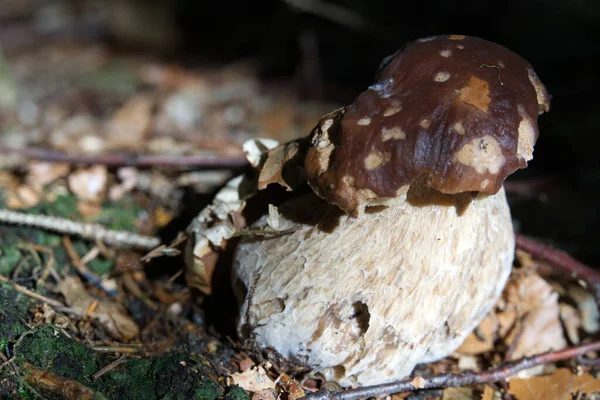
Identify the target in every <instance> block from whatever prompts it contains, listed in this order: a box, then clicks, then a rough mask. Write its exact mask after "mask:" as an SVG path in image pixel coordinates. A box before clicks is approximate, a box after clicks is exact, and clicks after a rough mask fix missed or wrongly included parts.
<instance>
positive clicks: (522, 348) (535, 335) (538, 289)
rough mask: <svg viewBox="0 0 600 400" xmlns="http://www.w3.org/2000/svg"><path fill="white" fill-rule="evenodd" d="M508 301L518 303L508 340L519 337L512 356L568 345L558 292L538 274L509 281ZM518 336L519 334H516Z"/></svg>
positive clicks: (518, 356) (532, 353) (528, 354)
mask: <svg viewBox="0 0 600 400" xmlns="http://www.w3.org/2000/svg"><path fill="white" fill-rule="evenodd" d="M505 293H506V295H507V299H508V300H507V301H508V303H510V304H514V305H516V307H517V310H518V313H519V318H518V321H519V322H518V323H520V324H522V325H520V326H517V327H516V329H513V330H512V332H511V334H510V335H509V337H508V338H507V339H506V342H507V343H512V341H514V340H515V339H518V342H517V343H516V346H515V347H514V351H513V353H512V354H511V357H510V358H511V359H513V360H515V359H517V358H521V357H527V356H531V355H534V354H539V353H544V352H546V351H551V350H560V349H562V348H565V347H566V346H567V343H566V341H565V338H564V333H563V329H562V325H561V321H560V310H559V306H558V293H556V292H555V291H554V290H553V289H552V286H550V284H548V283H547V282H546V281H545V280H544V279H542V278H540V277H539V276H538V275H534V274H530V275H527V276H524V277H522V278H520V279H518V280H517V281H515V282H511V283H509V285H508V286H507V288H506V291H505ZM517 336H518V337H517Z"/></svg>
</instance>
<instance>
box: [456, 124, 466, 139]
mask: <svg viewBox="0 0 600 400" xmlns="http://www.w3.org/2000/svg"><path fill="white" fill-rule="evenodd" d="M454 132H456V133H458V134H459V135H461V136H462V135H464V134H465V127H464V125H463V124H462V122H457V123H455V124H454Z"/></svg>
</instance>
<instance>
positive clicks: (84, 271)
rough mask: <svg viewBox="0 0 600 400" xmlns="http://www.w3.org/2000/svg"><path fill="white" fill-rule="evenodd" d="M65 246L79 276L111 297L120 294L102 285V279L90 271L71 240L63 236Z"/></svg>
mask: <svg viewBox="0 0 600 400" xmlns="http://www.w3.org/2000/svg"><path fill="white" fill-rule="evenodd" d="M63 246H64V247H65V249H66V250H67V254H68V255H69V258H70V259H71V263H72V264H73V267H74V268H75V269H76V270H77V272H79V275H81V276H82V277H83V278H84V279H86V280H88V281H90V282H91V283H92V284H93V285H94V286H96V287H98V288H100V289H102V291H104V292H105V293H107V294H108V295H109V296H113V297H114V296H116V295H118V294H119V292H118V291H116V290H114V289H108V288H107V287H105V286H104V285H103V284H102V277H100V276H99V275H97V274H96V273H94V272H92V271H90V270H89V269H88V267H87V266H86V265H85V263H84V262H83V261H82V260H81V258H80V257H79V254H77V251H76V250H75V248H74V247H73V243H71V239H70V238H69V237H68V236H63Z"/></svg>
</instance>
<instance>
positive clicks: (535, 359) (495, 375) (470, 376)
mask: <svg viewBox="0 0 600 400" xmlns="http://www.w3.org/2000/svg"><path fill="white" fill-rule="evenodd" d="M597 350H600V341H598V342H593V343H590V344H585V345H580V346H575V347H570V348H567V349H564V350H559V351H554V352H549V353H543V354H538V355H536V356H532V357H525V358H521V359H519V360H516V361H512V362H506V363H502V364H500V365H499V366H497V367H496V368H492V369H489V370H487V371H483V372H473V371H467V372H462V373H460V374H453V373H444V374H436V375H432V376H429V377H422V378H423V380H422V381H421V382H420V383H419V387H418V388H417V387H415V386H414V385H413V383H412V381H413V379H412V378H409V379H403V380H401V381H397V382H392V383H384V384H382V385H374V386H365V387H361V388H357V389H349V390H344V391H339V392H333V393H331V392H327V391H321V390H319V391H317V392H314V393H309V394H307V395H306V396H304V397H303V398H302V399H305V400H357V399H361V398H369V397H379V398H383V397H385V396H387V395H389V394H392V393H402V392H412V391H415V390H419V389H441V388H447V387H460V386H466V385H475V384H479V383H488V382H498V381H502V380H504V379H507V378H509V377H511V376H513V375H515V374H516V373H517V372H519V371H522V370H524V369H528V368H531V367H535V366H537V365H542V364H549V363H553V362H557V361H562V360H567V359H569V358H573V357H578V356H580V355H582V354H585V353H587V352H589V351H597Z"/></svg>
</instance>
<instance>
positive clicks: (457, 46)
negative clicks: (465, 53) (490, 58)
mask: <svg viewBox="0 0 600 400" xmlns="http://www.w3.org/2000/svg"><path fill="white" fill-rule="evenodd" d="M456 48H457V49H461V50H462V49H464V48H465V46H464V45H462V44H457V45H456Z"/></svg>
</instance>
